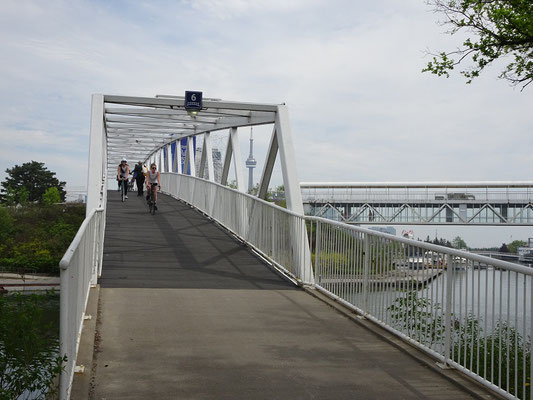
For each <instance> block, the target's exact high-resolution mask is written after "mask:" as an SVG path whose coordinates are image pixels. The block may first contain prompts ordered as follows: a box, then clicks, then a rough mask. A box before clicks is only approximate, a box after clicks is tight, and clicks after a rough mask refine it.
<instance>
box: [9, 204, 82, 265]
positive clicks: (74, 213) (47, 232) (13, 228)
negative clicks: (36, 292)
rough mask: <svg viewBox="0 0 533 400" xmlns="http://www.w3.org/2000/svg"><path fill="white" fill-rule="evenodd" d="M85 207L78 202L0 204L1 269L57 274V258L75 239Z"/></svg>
mask: <svg viewBox="0 0 533 400" xmlns="http://www.w3.org/2000/svg"><path fill="white" fill-rule="evenodd" d="M84 218H85V206H84V205H79V204H73V205H71V204H68V205H64V204H52V205H49V206H39V205H34V204H28V205H26V206H25V207H22V208H18V209H17V208H13V207H11V208H2V207H0V223H2V225H4V224H3V222H4V221H6V223H5V226H6V227H7V228H8V229H2V232H1V233H0V235H3V236H2V240H1V241H0V270H4V271H6V270H7V271H11V272H17V273H53V274H57V273H59V266H58V264H59V261H60V260H61V258H62V257H63V254H64V253H65V251H66V250H67V248H68V246H69V244H70V243H71V242H72V240H73V239H74V236H75V235H76V232H77V231H78V229H79V227H80V225H81V223H82V222H83V219H84Z"/></svg>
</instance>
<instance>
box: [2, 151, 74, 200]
mask: <svg viewBox="0 0 533 400" xmlns="http://www.w3.org/2000/svg"><path fill="white" fill-rule="evenodd" d="M6 173H7V175H8V176H7V178H6V179H5V180H4V181H3V182H2V184H1V186H2V190H1V191H0V202H1V203H4V204H8V205H16V204H24V203H27V202H39V203H42V202H43V201H48V202H49V201H51V200H55V199H57V196H55V195H52V194H51V193H48V194H47V196H45V199H43V195H44V194H45V193H46V191H47V190H48V189H50V188H57V191H58V194H59V199H60V201H65V195H66V192H65V185H66V182H60V181H59V180H58V179H57V178H56V177H55V175H56V174H55V172H52V171H49V170H48V168H46V167H45V166H44V163H41V162H37V161H33V160H32V161H31V162H27V163H24V164H22V165H15V166H14V167H13V168H8V169H6Z"/></svg>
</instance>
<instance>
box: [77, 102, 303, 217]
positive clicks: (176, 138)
mask: <svg viewBox="0 0 533 400" xmlns="http://www.w3.org/2000/svg"><path fill="white" fill-rule="evenodd" d="M266 124H272V125H273V126H274V128H273V131H272V136H271V141H270V142H271V145H270V148H269V151H268V153H267V155H266V162H265V168H264V170H263V174H262V176H261V178H260V185H259V188H260V190H259V197H260V198H262V199H264V198H265V197H266V193H267V189H268V185H269V183H270V179H271V176H272V169H273V166H274V162H275V160H276V157H277V155H278V153H279V158H280V163H281V171H282V175H283V184H284V187H285V196H286V199H287V208H288V209H289V210H291V211H294V212H297V213H300V214H303V205H302V197H301V192H300V187H299V181H298V176H297V172H296V164H295V157H294V148H293V145H292V138H291V130H290V125H289V118H288V109H287V106H286V105H284V104H257V103H240V102H230V101H222V100H212V99H204V101H203V109H202V110H201V111H200V112H199V113H198V114H197V115H192V114H189V113H188V112H187V110H185V107H184V98H183V97H178V96H158V97H155V98H149V97H128V96H115V95H102V94H95V95H93V97H92V117H91V139H90V140H91V144H90V155H89V180H88V199H87V203H88V207H87V210H88V212H89V211H90V210H91V209H93V208H97V207H99V206H102V205H101V204H96V203H98V200H97V199H98V198H99V197H98V193H97V192H99V191H100V189H99V186H98V183H101V182H102V179H104V180H105V179H106V177H107V176H110V177H113V176H114V174H115V173H116V168H117V165H118V164H119V163H120V160H121V159H122V158H123V157H125V158H126V159H128V160H130V161H133V162H136V161H138V160H139V161H144V162H148V163H151V162H155V163H156V164H157V165H158V168H159V170H160V171H165V172H177V173H183V171H181V162H179V161H177V157H175V158H174V162H172V157H171V155H170V146H171V144H172V143H174V142H176V143H177V146H180V140H181V139H183V138H186V139H187V151H186V162H185V171H188V170H190V175H192V176H199V177H203V176H204V174H205V170H206V169H207V176H208V179H209V180H211V181H214V179H215V177H214V168H213V165H214V163H213V159H212V151H209V149H211V143H210V133H212V132H215V131H221V130H229V136H230V139H229V140H228V148H227V151H226V159H225V160H224V166H223V173H222V180H221V182H220V183H222V184H226V183H227V179H228V173H229V169H230V165H231V163H232V161H233V167H234V171H235V177H236V181H237V187H238V189H239V190H240V191H242V192H244V191H245V188H246V182H245V181H244V177H245V174H244V168H245V165H244V163H243V162H242V160H241V154H240V148H239V139H238V128H241V127H249V126H254V125H266ZM198 135H203V136H204V139H203V144H204V149H206V151H203V152H202V159H201V162H200V167H199V168H198V171H196V170H195V164H194V157H195V154H194V148H193V140H192V138H193V137H194V136H198ZM165 152H166V157H165V155H164V153H165Z"/></svg>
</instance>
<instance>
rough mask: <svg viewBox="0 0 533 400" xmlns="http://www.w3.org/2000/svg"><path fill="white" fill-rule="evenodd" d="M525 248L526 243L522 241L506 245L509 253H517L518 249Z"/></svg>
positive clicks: (514, 241)
mask: <svg viewBox="0 0 533 400" xmlns="http://www.w3.org/2000/svg"><path fill="white" fill-rule="evenodd" d="M525 246H527V243H526V242H524V241H523V240H513V241H512V242H511V243H509V244H508V245H507V248H508V249H509V252H510V253H515V254H516V253H518V248H519V247H525Z"/></svg>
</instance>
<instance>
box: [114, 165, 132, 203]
mask: <svg viewBox="0 0 533 400" xmlns="http://www.w3.org/2000/svg"><path fill="white" fill-rule="evenodd" d="M129 176H130V166H129V165H128V162H127V161H126V159H125V158H123V159H122V161H121V162H120V164H119V166H118V168H117V180H118V182H119V184H118V185H119V186H118V187H119V189H120V185H125V186H124V188H125V189H124V190H125V195H126V198H128V177H129Z"/></svg>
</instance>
